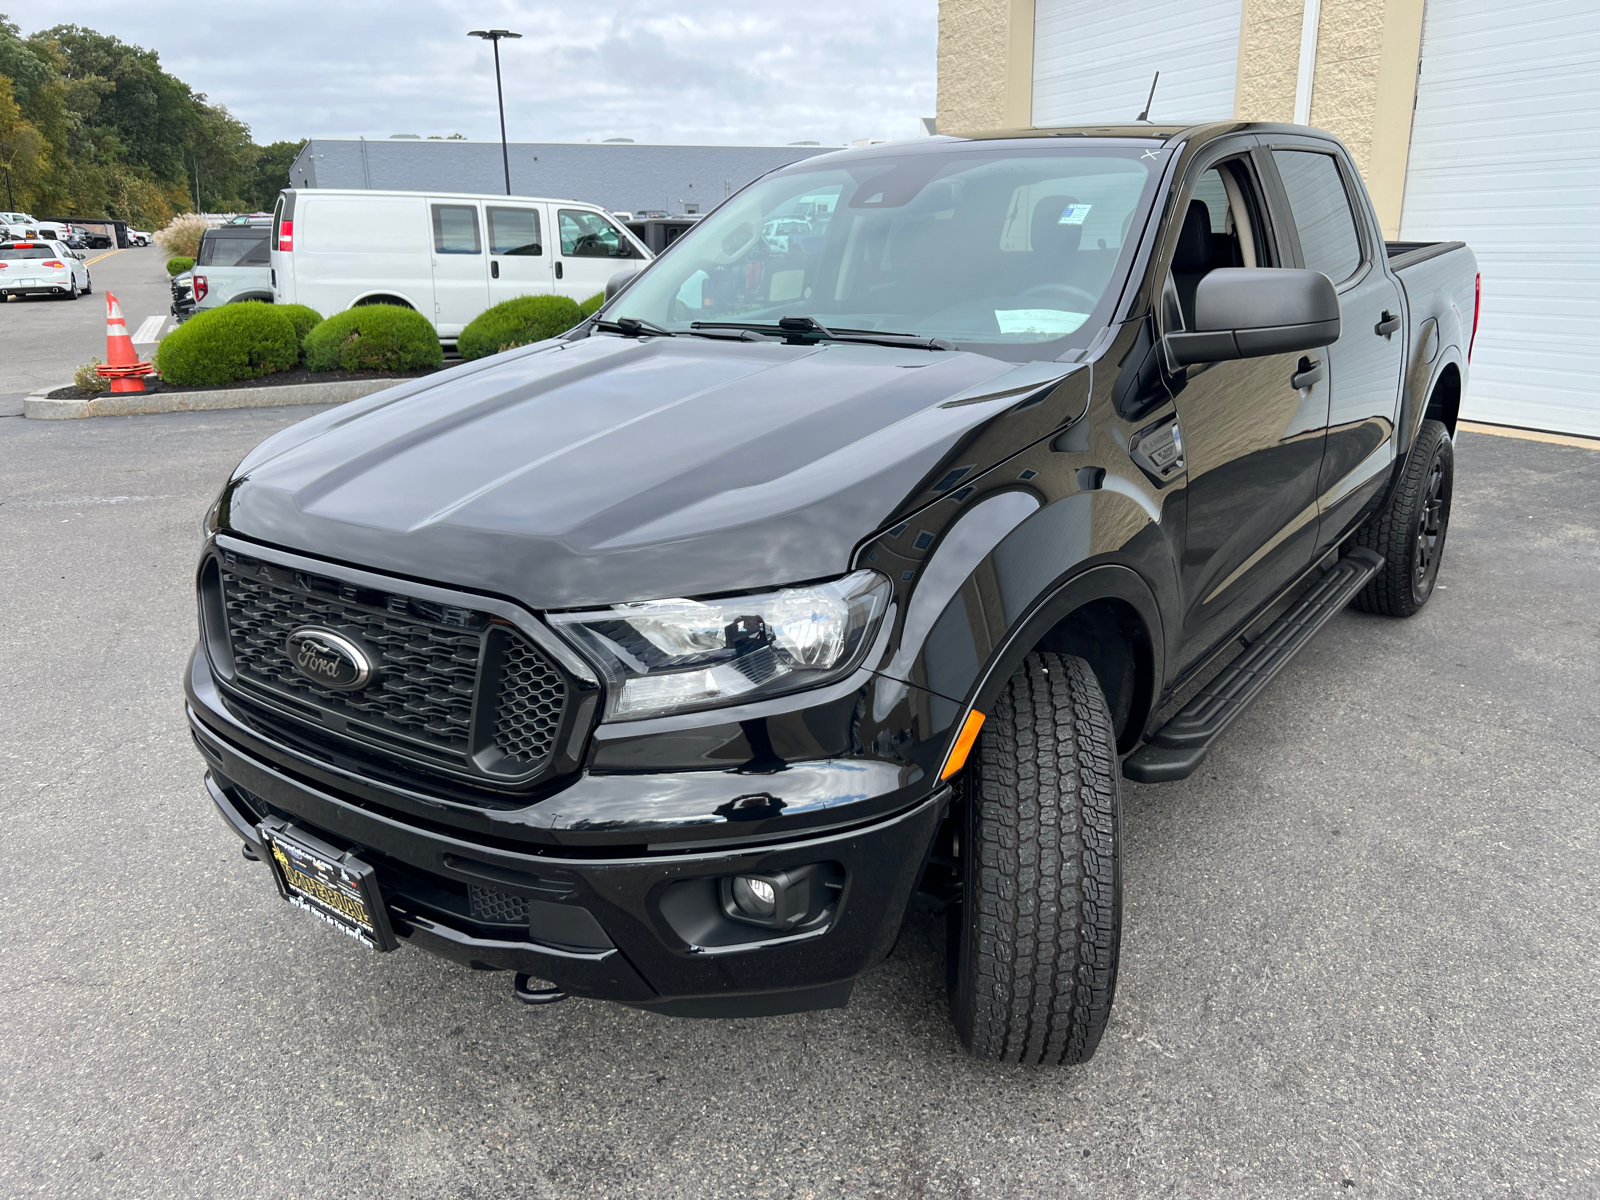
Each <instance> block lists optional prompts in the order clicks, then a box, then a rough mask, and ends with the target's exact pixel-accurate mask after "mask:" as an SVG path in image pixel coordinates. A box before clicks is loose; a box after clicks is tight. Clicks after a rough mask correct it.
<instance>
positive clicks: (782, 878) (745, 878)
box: [721, 863, 844, 930]
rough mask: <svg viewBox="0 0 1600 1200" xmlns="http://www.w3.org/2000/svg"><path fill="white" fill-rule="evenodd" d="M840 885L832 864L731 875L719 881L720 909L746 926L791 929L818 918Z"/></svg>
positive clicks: (839, 888)
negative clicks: (757, 873)
mask: <svg viewBox="0 0 1600 1200" xmlns="http://www.w3.org/2000/svg"><path fill="white" fill-rule="evenodd" d="M843 887H844V879H843V873H842V872H841V871H840V870H839V869H838V868H837V867H836V866H834V865H833V864H832V863H812V864H810V865H809V866H804V867H794V868H791V869H789V870H786V871H767V872H763V873H762V874H760V875H734V876H732V877H730V878H726V879H724V880H722V887H721V893H722V911H723V914H724V915H726V916H729V917H732V918H733V919H734V920H735V921H743V922H744V923H745V924H747V925H765V926H767V927H768V928H769V929H785V930H787V929H794V928H796V927H798V926H801V925H805V924H808V923H810V922H813V921H815V920H817V918H819V917H821V916H822V914H823V913H824V912H825V911H826V910H827V909H828V908H829V907H831V906H832V904H833V902H834V901H835V900H836V899H838V896H839V892H840V891H841V890H842V888H843Z"/></svg>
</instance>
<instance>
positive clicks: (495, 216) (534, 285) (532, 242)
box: [484, 204, 554, 304]
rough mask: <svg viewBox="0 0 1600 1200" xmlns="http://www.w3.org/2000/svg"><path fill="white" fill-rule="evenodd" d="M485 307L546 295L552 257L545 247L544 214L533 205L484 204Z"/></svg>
mask: <svg viewBox="0 0 1600 1200" xmlns="http://www.w3.org/2000/svg"><path fill="white" fill-rule="evenodd" d="M484 215H485V217H486V218H487V220H488V225H489V303H490V304H499V303H500V302H501V301H502V300H511V299H513V298H515V297H517V296H535V295H542V294H545V293H548V292H549V291H550V284H551V281H552V279H553V275H552V271H551V266H550V262H551V259H552V258H553V257H554V256H553V255H552V254H551V252H550V248H549V247H548V246H547V245H546V244H545V237H544V214H543V212H542V209H541V207H538V206H534V205H516V206H513V205H498V204H486V205H485V206H484Z"/></svg>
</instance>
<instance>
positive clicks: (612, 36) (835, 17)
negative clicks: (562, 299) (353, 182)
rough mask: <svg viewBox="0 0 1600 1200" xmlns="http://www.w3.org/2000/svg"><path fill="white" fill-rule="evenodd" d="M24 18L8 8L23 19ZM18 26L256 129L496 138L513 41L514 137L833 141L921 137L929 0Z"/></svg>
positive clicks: (605, 5)
mask: <svg viewBox="0 0 1600 1200" xmlns="http://www.w3.org/2000/svg"><path fill="white" fill-rule="evenodd" d="M20 15H21V14H14V17H13V19H16V18H17V17H18V16H20ZM19 23H21V24H23V28H24V32H32V31H33V30H35V29H39V28H44V27H47V26H50V25H54V24H58V23H73V24H78V25H85V26H88V27H90V28H93V29H97V30H99V31H101V32H103V33H109V34H114V35H116V36H117V37H120V38H122V39H123V40H124V41H128V42H133V43H135V44H137V45H141V46H145V47H147V48H149V49H152V50H155V51H156V52H157V53H159V54H160V55H161V60H162V63H163V65H164V66H165V67H166V69H167V70H169V71H171V72H172V73H173V74H175V75H177V76H178V77H179V78H181V79H183V80H184V81H186V82H187V83H188V84H189V85H190V86H191V87H193V88H195V89H196V90H197V91H201V92H204V93H206V94H207V95H208V96H209V97H210V99H211V100H212V101H214V102H220V103H223V104H226V105H227V106H228V108H229V109H230V110H231V111H232V112H233V113H234V114H235V115H236V116H238V117H239V118H240V119H241V120H243V121H245V122H246V123H248V124H249V125H250V127H251V129H252V131H253V132H254V134H255V137H256V140H257V141H259V142H268V141H273V140H277V139H282V138H298V137H304V136H309V135H314V134H329V133H350V134H354V133H364V134H366V135H368V136H373V137H385V136H387V135H389V134H391V133H417V134H421V135H423V136H427V135H429V134H449V133H457V132H459V133H463V134H465V135H467V136H468V137H472V138H485V139H495V138H498V136H499V123H498V117H497V115H496V111H495V99H494V67H493V61H492V59H491V57H490V53H491V52H490V48H489V46H488V44H487V43H484V42H481V41H479V40H478V39H475V38H469V37H468V36H467V31H468V30H469V29H482V28H487V27H492V26H498V27H500V28H506V29H514V30H517V31H518V32H520V33H522V34H523V37H522V39H521V40H520V41H508V42H503V43H502V44H501V66H502V71H503V74H504V80H505V92H506V124H507V133H508V135H509V136H510V138H511V139H512V140H513V141H582V140H584V139H585V138H591V139H594V140H599V139H601V138H607V137H631V138H634V139H635V140H637V141H641V142H643V141H685V142H711V143H761V144H772V143H784V142H792V141H799V140H804V139H810V140H815V141H819V142H824V143H831V144H839V143H842V142H847V141H849V140H850V139H852V138H858V137H869V136H871V137H910V136H912V135H913V134H914V133H915V132H916V121H917V118H918V117H921V116H927V115H930V114H931V113H932V112H933V111H934V109H933V103H934V43H935V38H936V29H937V5H936V0H874V2H873V3H869V4H862V3H859V2H851V0H808V2H807V3H803V4H802V3H796V2H795V0H788V2H786V3H782V4H779V3H771V2H768V3H749V2H747V3H738V2H736V0H699V2H696V3H687V4H680V5H679V6H678V7H677V8H676V9H671V10H668V9H664V8H663V7H662V6H661V5H660V4H659V3H644V2H638V0H632V2H630V0H589V2H587V3H574V2H573V0H563V2H559V3H547V2H542V0H533V2H525V3H509V2H501V3H497V2H495V0H481V2H477V3H467V2H466V0H428V2H426V3H404V4H398V5H397V4H387V3H377V2H376V0H355V2H353V3H337V2H336V3H333V4H323V5H317V4H312V3H308V2H307V0H272V2H271V3H270V4H266V5H249V6H223V5H215V6H212V5H208V6H200V5H194V4H181V5H180V4H173V3H145V4H140V5H136V6H135V5H127V4H125V3H122V2H120V0H119V2H117V3H111V2H108V0H78V2H76V3H71V4H67V3H59V2H52V0H46V2H44V3H40V4H36V5H34V6H33V7H31V8H30V9H29V11H28V14H27V16H26V17H25V18H22V20H21V22H19Z"/></svg>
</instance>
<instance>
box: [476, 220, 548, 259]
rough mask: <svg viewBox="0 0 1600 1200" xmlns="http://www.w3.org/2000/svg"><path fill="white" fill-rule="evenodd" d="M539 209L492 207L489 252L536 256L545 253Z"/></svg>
mask: <svg viewBox="0 0 1600 1200" xmlns="http://www.w3.org/2000/svg"><path fill="white" fill-rule="evenodd" d="M539 243H540V238H539V211H538V210H537V209H533V208H491V209H490V210H489V253H490V254H504V255H507V256H513V257H514V256H518V255H521V256H524V257H528V258H536V257H538V256H539V255H541V254H543V253H544V247H543V246H542V245H540V244H539Z"/></svg>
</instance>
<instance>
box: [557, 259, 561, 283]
mask: <svg viewBox="0 0 1600 1200" xmlns="http://www.w3.org/2000/svg"><path fill="white" fill-rule="evenodd" d="M556 278H557V279H560V278H561V260H560V259H559V258H558V259H556Z"/></svg>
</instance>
